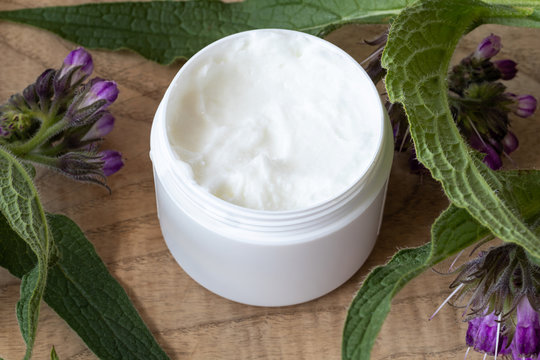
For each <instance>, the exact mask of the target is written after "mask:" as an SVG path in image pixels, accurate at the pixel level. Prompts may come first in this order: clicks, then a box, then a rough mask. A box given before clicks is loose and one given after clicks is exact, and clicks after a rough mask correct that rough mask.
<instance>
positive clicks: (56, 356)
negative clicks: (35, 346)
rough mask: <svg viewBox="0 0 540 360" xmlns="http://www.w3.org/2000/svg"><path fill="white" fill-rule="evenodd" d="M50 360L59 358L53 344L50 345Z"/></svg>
mask: <svg viewBox="0 0 540 360" xmlns="http://www.w3.org/2000/svg"><path fill="white" fill-rule="evenodd" d="M51 360H60V358H59V357H58V355H57V354H56V350H55V349H54V346H53V347H52V350H51Z"/></svg>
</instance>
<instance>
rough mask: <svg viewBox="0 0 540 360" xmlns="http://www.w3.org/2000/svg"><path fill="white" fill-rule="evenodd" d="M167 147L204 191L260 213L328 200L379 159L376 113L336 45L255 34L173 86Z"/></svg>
mask: <svg viewBox="0 0 540 360" xmlns="http://www.w3.org/2000/svg"><path fill="white" fill-rule="evenodd" d="M172 91H173V92H172V94H171V98H170V104H169V106H168V111H167V112H168V114H167V131H168V138H169V142H170V143H171V146H172V148H173V149H174V151H175V153H176V155H177V157H178V164H175V166H179V167H181V168H182V169H183V171H185V172H186V173H187V176H189V177H190V178H193V180H194V181H195V182H196V183H197V184H198V185H199V186H201V187H202V188H204V189H206V190H207V191H209V192H210V193H212V194H214V195H215V196H217V197H219V198H221V199H223V200H225V201H228V202H230V203H233V204H236V205H239V206H243V207H247V208H252V209H259V210H294V209H301V208H306V207H310V206H313V205H316V204H318V203H321V202H324V201H326V200H330V199H332V198H334V197H336V196H338V195H339V194H341V193H343V192H344V191H346V190H347V189H348V188H349V187H351V186H352V185H353V184H354V183H356V182H357V181H358V180H359V179H360V178H361V177H362V175H363V174H364V173H365V172H366V170H367V169H368V168H369V166H370V164H371V163H372V161H373V159H374V157H375V155H376V154H377V151H378V147H379V143H380V141H381V136H382V113H381V111H382V110H381V107H380V103H379V99H378V98H377V96H378V95H377V92H376V90H375V89H374V87H373V85H372V83H371V82H370V80H369V78H368V77H367V75H366V74H365V73H364V72H363V71H362V70H361V69H360V67H359V65H358V64H357V63H355V62H354V60H352V59H351V58H350V57H349V56H348V55H346V54H344V53H343V52H341V51H340V50H339V49H338V48H336V47H334V46H333V45H331V44H329V43H327V42H325V41H323V40H320V39H318V38H315V37H311V36H308V35H305V34H302V33H296V32H289V31H279V30H260V31H251V32H246V33H242V34H239V35H236V36H233V37H229V38H226V39H224V40H222V41H220V42H218V43H215V44H213V45H211V46H210V47H208V48H206V49H204V50H202V51H201V52H200V53H199V54H197V55H196V56H195V57H193V58H192V59H191V60H190V61H189V62H187V63H186V64H185V65H184V67H183V69H182V72H181V74H180V75H179V77H178V78H177V81H176V83H175V86H174V87H173V89H172Z"/></svg>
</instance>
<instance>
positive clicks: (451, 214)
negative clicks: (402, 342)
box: [342, 206, 489, 360]
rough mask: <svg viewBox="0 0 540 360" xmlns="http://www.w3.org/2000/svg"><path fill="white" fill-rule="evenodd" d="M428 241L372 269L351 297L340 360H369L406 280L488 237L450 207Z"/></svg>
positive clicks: (480, 227)
mask: <svg viewBox="0 0 540 360" xmlns="http://www.w3.org/2000/svg"><path fill="white" fill-rule="evenodd" d="M431 233H432V241H431V242H430V243H428V244H425V245H423V246H420V247H417V248H414V249H404V250H400V251H399V252H398V253H397V254H395V255H394V257H393V258H392V260H390V261H389V262H388V264H386V265H384V266H379V267H377V268H375V269H374V270H373V271H372V272H371V273H370V274H369V276H368V277H367V278H366V280H364V283H363V284H362V287H361V288H360V290H359V291H358V294H357V295H356V296H355V298H354V300H353V302H352V304H351V306H350V307H349V312H348V314H347V320H346V322H345V328H344V330H343V343H342V358H343V359H355V360H369V358H370V354H371V348H372V347H373V343H374V342H375V338H376V337H377V334H378V333H379V331H380V329H381V326H382V324H383V322H384V319H385V318H386V316H387V315H388V312H389V311H390V303H391V301H392V298H393V297H394V296H395V295H396V294H397V293H398V291H399V290H401V289H402V288H403V286H405V284H407V283H408V282H409V281H411V280H412V279H414V278H415V277H416V276H418V275H420V274H421V273H422V272H423V271H424V270H426V269H428V268H430V267H432V266H433V265H435V264H436V263H438V262H440V261H442V260H444V259H445V258H447V257H448V256H450V255H452V254H455V253H457V252H458V251H460V250H462V249H464V248H466V247H468V246H469V245H471V244H474V243H475V242H476V241H478V240H479V239H482V238H484V237H485V236H488V235H489V231H488V230H487V229H486V228H484V227H482V226H481V225H479V224H478V223H477V222H476V221H474V219H473V218H472V217H471V216H470V215H469V214H468V213H467V211H465V210H463V209H459V208H457V207H455V206H450V207H449V208H448V209H447V210H446V211H445V212H444V213H443V214H442V215H441V216H440V217H439V218H438V219H437V221H435V223H434V224H433V227H432V229H431Z"/></svg>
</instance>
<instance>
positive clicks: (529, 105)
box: [510, 94, 536, 118]
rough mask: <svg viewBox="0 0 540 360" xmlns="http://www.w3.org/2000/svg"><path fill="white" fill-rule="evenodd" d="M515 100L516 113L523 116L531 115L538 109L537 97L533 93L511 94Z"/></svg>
mask: <svg viewBox="0 0 540 360" xmlns="http://www.w3.org/2000/svg"><path fill="white" fill-rule="evenodd" d="M510 97H512V98H513V99H514V101H515V108H514V113H515V114H516V115H518V116H521V117H523V118H526V117H529V116H531V115H532V114H534V112H535V111H536V99H535V98H534V96H532V95H520V96H518V95H514V94H510Z"/></svg>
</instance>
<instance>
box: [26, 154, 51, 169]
mask: <svg viewBox="0 0 540 360" xmlns="http://www.w3.org/2000/svg"><path fill="white" fill-rule="evenodd" d="M21 158H22V159H23V160H27V161H32V162H36V163H40V164H43V165H45V166H50V167H55V166H56V161H57V160H56V159H55V158H52V157H49V156H44V155H41V154H36V153H27V154H25V155H23V156H21Z"/></svg>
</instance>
